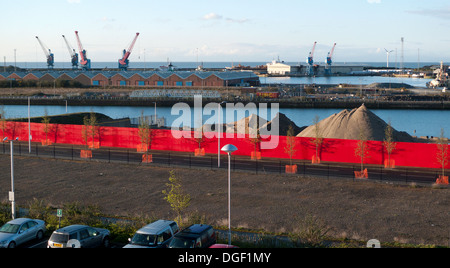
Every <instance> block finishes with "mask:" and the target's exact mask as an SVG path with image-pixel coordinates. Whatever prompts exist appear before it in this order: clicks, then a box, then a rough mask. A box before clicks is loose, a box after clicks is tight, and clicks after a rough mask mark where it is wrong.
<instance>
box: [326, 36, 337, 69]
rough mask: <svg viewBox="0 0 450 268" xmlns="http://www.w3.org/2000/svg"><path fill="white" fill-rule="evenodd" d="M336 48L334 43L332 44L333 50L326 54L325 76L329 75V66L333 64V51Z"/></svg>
mask: <svg viewBox="0 0 450 268" xmlns="http://www.w3.org/2000/svg"><path fill="white" fill-rule="evenodd" d="M335 48H336V43H334V45H333V48H332V49H331V51H330V52H328V56H327V65H326V66H325V75H328V76H329V75H331V64H332V63H333V54H334V49H335Z"/></svg>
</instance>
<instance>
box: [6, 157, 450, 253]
mask: <svg viewBox="0 0 450 268" xmlns="http://www.w3.org/2000/svg"><path fill="white" fill-rule="evenodd" d="M14 166H15V196H16V203H17V204H18V205H19V206H21V207H26V206H27V204H28V202H30V201H32V200H33V198H37V199H39V200H44V201H45V202H48V203H50V204H51V205H53V206H55V207H56V206H58V205H61V204H63V203H68V202H75V201H78V202H80V203H82V204H86V205H88V204H91V205H92V204H95V205H98V206H99V207H100V208H101V209H102V211H103V212H104V213H105V214H110V215H117V216H136V215H148V216H152V217H158V218H164V219H173V218H175V215H174V214H173V213H172V211H171V209H170V206H169V205H168V203H167V202H166V201H165V200H164V199H163V197H164V196H163V194H162V190H164V189H166V183H167V182H168V178H169V171H171V170H174V171H175V173H176V175H177V176H178V177H180V178H181V179H182V183H183V188H184V190H185V191H186V192H187V193H189V194H190V195H191V198H192V201H191V205H190V207H189V208H188V210H189V211H196V212H198V213H200V214H202V215H205V216H206V217H207V219H208V222H209V223H210V224H215V225H223V226H226V225H227V215H228V207H227V192H228V190H227V189H228V186H227V172H226V171H223V170H219V171H216V170H208V169H181V168H164V167H154V166H149V165H125V164H117V163H100V162H95V161H91V162H87V161H86V162H83V161H80V162H77V161H67V160H59V159H56V160H55V159H39V158H25V157H15V162H14ZM0 168H1V170H2V172H1V175H0V191H1V192H2V193H3V194H1V195H0V197H3V198H0V201H3V202H7V199H8V191H9V190H10V189H11V185H10V183H11V182H10V158H9V156H8V155H0ZM231 192H232V195H231V199H232V203H231V210H232V211H231V217H232V225H233V227H242V228H250V229H264V230H267V231H271V232H291V231H293V230H295V228H296V225H297V224H298V222H299V220H298V219H301V218H304V217H305V216H307V215H311V216H314V217H316V218H318V219H320V220H321V221H323V222H324V223H325V224H326V225H327V226H328V227H329V228H331V232H330V234H331V235H333V236H334V237H337V238H349V239H357V240H362V241H368V240H369V239H378V240H380V241H381V242H394V241H397V242H400V243H412V244H435V245H443V246H448V245H449V243H450V227H449V222H450V192H449V188H446V189H436V188H432V187H426V188H425V187H412V186H405V185H404V186H399V185H388V184H381V183H373V182H364V181H352V180H344V179H332V178H330V179H317V178H303V177H299V176H293V175H283V174H267V175H264V174H258V175H256V174H251V173H240V172H233V173H232V189H231Z"/></svg>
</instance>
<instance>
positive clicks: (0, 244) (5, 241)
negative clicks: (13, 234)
mask: <svg viewBox="0 0 450 268" xmlns="http://www.w3.org/2000/svg"><path fill="white" fill-rule="evenodd" d="M6 243H8V240H3V241H0V247H4V246H5V245H6Z"/></svg>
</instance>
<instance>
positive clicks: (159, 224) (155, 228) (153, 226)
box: [137, 220, 175, 234]
mask: <svg viewBox="0 0 450 268" xmlns="http://www.w3.org/2000/svg"><path fill="white" fill-rule="evenodd" d="M173 223H175V222H174V221H168V220H157V221H155V222H153V223H150V224H148V225H146V226H144V227H142V228H141V229H139V230H138V231H137V232H138V233H145V234H158V233H159V232H161V231H163V229H165V228H167V227H168V226H170V225H171V224H173Z"/></svg>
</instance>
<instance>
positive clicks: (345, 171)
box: [0, 142, 440, 185]
mask: <svg viewBox="0 0 450 268" xmlns="http://www.w3.org/2000/svg"><path fill="white" fill-rule="evenodd" d="M83 149H85V148H83V146H73V145H61V144H58V145H50V146H42V145H41V144H40V143H32V144H31V152H30V151H29V146H28V142H15V143H14V155H15V156H33V157H36V156H38V157H44V158H60V159H71V160H77V161H80V160H81V161H105V162H121V163H129V164H137V165H158V166H179V167H188V168H208V169H218V160H217V155H216V154H211V155H205V156H199V157H198V156H194V154H193V153H184V152H165V151H154V152H151V153H152V158H153V162H152V163H143V162H142V155H143V153H138V152H137V151H136V149H124V148H108V147H101V148H100V149H95V150H93V151H92V158H90V159H89V158H88V159H87V158H81V157H80V151H81V150H83ZM0 153H3V154H9V153H10V146H9V144H8V143H2V145H1V146H0ZM293 163H294V164H296V165H297V166H298V168H297V173H296V174H298V175H303V176H314V177H322V178H323V177H325V178H337V179H339V178H344V179H355V176H354V172H355V171H359V170H360V164H346V163H332V162H323V163H321V164H311V162H310V161H305V160H303V161H294V162H293ZM288 164H289V160H288V159H270V158H263V159H261V160H257V161H255V160H251V159H250V158H249V157H248V156H247V157H245V156H232V157H231V169H232V170H233V171H236V170H238V171H247V172H252V173H256V174H259V173H263V174H270V173H279V174H281V173H285V165H288ZM227 168H228V157H227V155H221V162H220V169H224V170H226V169H227ZM364 168H367V169H368V174H369V176H368V180H372V181H381V182H387V183H404V184H409V183H417V184H424V185H432V184H433V183H435V182H436V178H437V177H438V175H439V172H440V170H438V169H426V168H410V167H408V168H406V167H397V168H394V169H386V168H384V166H381V165H365V166H364Z"/></svg>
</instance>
